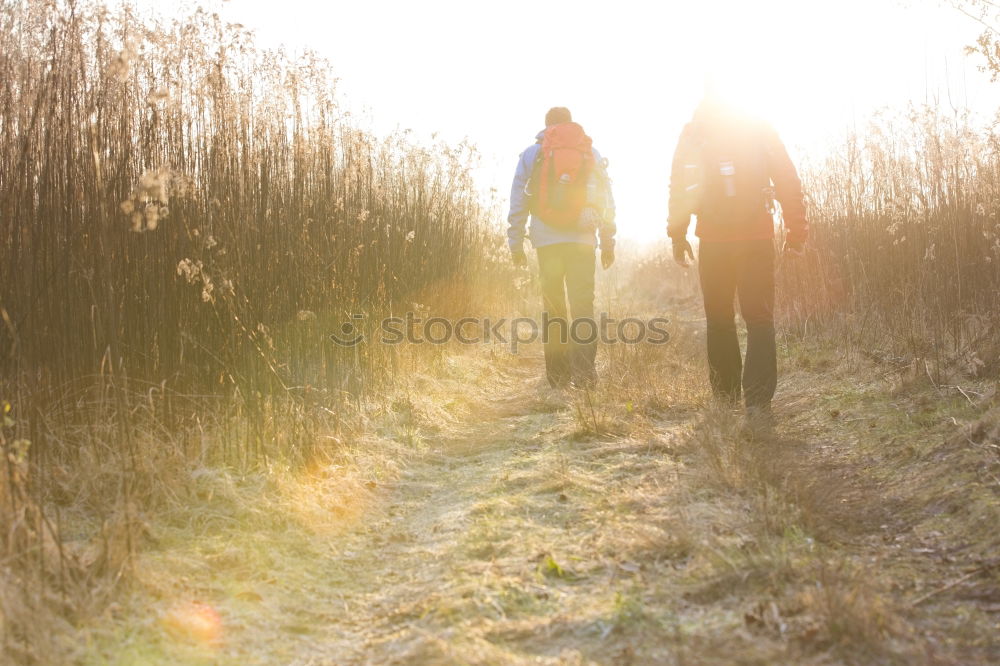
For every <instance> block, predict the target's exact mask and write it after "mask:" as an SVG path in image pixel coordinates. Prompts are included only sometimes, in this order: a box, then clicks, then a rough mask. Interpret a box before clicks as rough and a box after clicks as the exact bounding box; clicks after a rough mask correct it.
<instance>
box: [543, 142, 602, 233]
mask: <svg viewBox="0 0 1000 666" xmlns="http://www.w3.org/2000/svg"><path fill="white" fill-rule="evenodd" d="M592 143H593V142H592V141H591V140H590V137H589V136H587V135H586V134H585V133H584V131H583V127H581V126H580V125H578V124H577V123H561V124H559V125H553V126H552V127H549V128H548V129H546V130H545V135H544V136H543V138H542V147H541V148H540V149H539V150H538V157H537V158H536V159H535V166H534V168H533V169H532V174H531V180H530V182H529V188H530V190H534V191H529V192H528V193H529V195H531V214H532V215H534V216H535V217H537V218H538V219H540V220H542V221H543V222H544V223H545V224H547V225H549V226H552V227H556V228H561V229H573V228H575V227H576V226H577V223H578V222H579V220H580V214H581V213H582V212H583V209H584V207H585V206H586V205H587V181H588V180H589V179H590V175H591V173H592V172H593V169H594V150H593V148H592V147H591V146H592ZM529 188H526V189H529Z"/></svg>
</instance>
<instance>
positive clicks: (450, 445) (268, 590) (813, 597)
mask: <svg viewBox="0 0 1000 666" xmlns="http://www.w3.org/2000/svg"><path fill="white" fill-rule="evenodd" d="M537 365H538V360H537V359H522V361H520V362H518V363H516V364H514V365H513V367H508V368H505V369H503V371H502V372H500V373H499V374H495V375H493V376H492V377H491V381H492V385H491V387H490V388H489V389H488V390H486V391H485V392H484V393H483V394H482V395H481V399H479V400H477V401H475V403H474V404H472V405H471V406H470V408H469V409H467V410H465V411H464V412H463V414H464V416H463V417H461V418H459V419H457V420H456V421H455V422H453V423H450V424H449V425H448V426H447V427H446V428H438V429H436V430H435V431H434V433H433V434H430V435H428V436H427V438H426V441H425V442H424V444H423V445H422V446H418V447H417V449H418V451H417V452H416V453H412V454H411V455H410V457H409V459H408V461H407V462H406V463H405V464H404V465H403V467H402V468H401V470H400V471H399V473H398V474H388V475H387V476H388V477H389V478H391V480H390V481H388V482H386V483H379V484H377V485H376V484H369V486H370V488H368V489H366V490H365V491H364V492H365V493H366V494H367V496H369V497H370V502H368V503H367V504H366V505H365V506H364V507H363V508H361V509H358V510H357V511H355V512H354V513H353V514H351V515H352V516H353V520H354V523H353V526H352V527H348V528H347V529H344V530H340V531H338V532H337V533H327V532H324V531H315V530H310V529H306V527H304V526H303V524H302V521H301V520H297V519H295V520H290V519H289V517H288V516H280V515H278V516H271V517H270V518H269V519H270V522H267V523H266V524H263V525H261V524H259V523H258V524H255V526H254V528H253V529H249V528H248V527H247V526H246V524H245V523H246V522H247V520H245V519H241V518H240V514H239V513H238V512H236V513H234V514H233V515H234V517H233V518H232V519H231V520H230V521H229V522H226V521H225V520H221V519H220V520H219V522H218V527H211V528H208V529H205V530H203V531H202V532H201V534H200V535H199V536H198V537H197V538H194V539H191V538H190V537H189V536H188V535H189V534H190V531H189V530H188V531H184V532H182V533H183V534H184V535H185V536H184V537H183V539H181V538H174V539H169V538H165V539H162V540H161V543H160V546H159V548H157V549H154V551H153V552H151V553H150V554H149V555H147V556H144V557H143V560H142V561H143V563H144V564H143V568H142V570H143V571H145V572H147V576H146V579H147V584H146V589H145V590H144V591H142V592H141V593H139V594H136V595H134V597H133V598H132V599H131V601H130V602H129V604H128V606H127V607H126V608H120V609H118V611H117V613H116V615H115V617H113V618H111V621H110V622H109V626H108V627H104V628H103V629H99V630H96V631H95V633H94V638H92V641H93V646H92V649H89V650H88V651H87V653H86V656H85V657H84V658H83V661H84V662H87V663H108V662H111V663H136V664H140V663H142V664H145V663H185V664H187V663H205V664H314V665H319V664H394V663H396V664H411V663H417V664H422V663H430V664H437V663H446V664H520V663H524V664H528V663H531V664H538V663H542V664H545V663H552V664H556V663H565V664H578V663H579V664H584V663H586V664H591V663H599V664H629V663H636V664H663V663H677V664H681V663H736V662H741V663H815V664H826V663H873V662H874V663H883V662H888V663H893V662H907V663H988V662H989V660H990V659H992V657H993V656H995V655H996V654H997V646H996V645H995V643H994V642H993V639H992V638H991V636H994V635H995V630H996V628H997V627H996V623H995V620H994V619H993V617H992V616H991V615H990V611H989V610H988V608H987V606H988V604H986V603H985V602H983V599H984V598H985V600H986V602H989V603H992V597H990V594H992V593H991V592H990V590H991V589H993V588H990V587H989V580H988V578H985V576H986V575H987V574H989V573H990V571H992V570H991V569H989V568H982V569H981V571H979V572H978V573H976V574H974V575H968V576H967V577H966V578H965V579H964V580H962V581H960V582H961V583H962V585H963V586H964V587H960V586H955V587H953V588H948V587H945V586H946V585H948V584H949V581H952V580H955V579H957V578H958V577H959V576H960V575H964V574H965V573H966V572H967V571H969V570H971V569H969V567H971V566H974V565H975V562H976V561H975V560H972V559H970V557H971V554H970V556H969V557H959V558H958V559H955V558H954V557H953V558H952V559H951V560H941V559H939V558H938V557H937V553H938V552H939V551H940V552H947V553H954V552H955V550H954V548H952V550H948V548H949V547H951V546H953V543H952V542H954V541H955V540H956V539H958V538H961V537H962V536H963V533H961V530H962V529H964V528H963V527H962V525H960V524H958V523H954V522H953V523H948V522H947V521H944V522H942V521H941V520H937V519H935V520H936V522H934V523H933V527H934V528H935V531H930V528H929V527H928V528H926V529H924V530H923V531H921V529H918V528H919V525H917V522H915V521H914V520H913V519H912V518H911V519H910V520H909V522H906V523H904V522H903V521H901V520H898V521H897V520H892V519H891V517H892V516H894V515H898V514H899V511H898V510H897V509H898V507H900V506H906V505H905V502H906V501H907V500H906V498H907V497H911V498H914V497H918V495H917V494H916V491H915V490H913V489H912V488H911V489H907V488H906V487H904V486H905V485H906V484H907V483H910V484H920V483H921V481H920V479H921V478H922V477H921V476H920V474H921V473H922V472H920V469H922V468H918V467H913V470H915V471H911V472H905V469H906V468H905V467H901V466H900V461H899V460H898V459H895V458H893V457H892V456H890V455H888V453H886V450H885V448H884V447H882V446H881V445H879V444H878V442H879V441H883V440H884V439H886V438H887V437H888V435H885V433H884V432H883V431H882V430H880V429H876V426H874V425H872V426H869V425H868V424H869V421H870V420H872V419H879V418H882V419H883V420H885V418H886V413H885V412H884V411H883V412H880V411H879V410H886V409H888V407H885V406H880V403H878V402H877V400H878V399H877V398H876V397H874V396H876V395H877V391H878V390H880V389H878V387H875V388H874V389H873V391H875V392H873V393H872V394H871V395H867V394H860V393H858V394H856V395H847V394H846V391H847V390H848V389H847V388H846V386H847V385H844V386H838V385H836V384H835V382H836V381H838V380H837V379H836V378H834V377H832V376H831V373H830V372H829V369H828V368H818V369H816V370H815V371H811V372H810V373H803V372H797V373H792V374H791V375H790V376H789V377H787V379H786V380H785V383H786V386H790V387H791V388H789V389H787V390H786V391H785V392H784V395H782V396H780V400H779V405H778V409H779V416H780V417H781V418H782V421H783V425H781V426H779V430H778V431H777V432H775V433H774V434H773V435H770V436H768V438H766V439H763V440H760V439H759V440H754V439H752V438H748V437H747V436H746V435H745V434H744V433H742V432H741V429H740V422H739V419H738V418H737V417H736V416H734V415H733V414H731V413H726V412H717V411H712V410H711V409H707V408H706V407H705V406H704V405H699V404H696V403H693V402H692V403H690V404H688V403H685V402H684V401H677V404H674V405H673V406H667V407H664V408H661V409H658V410H655V415H654V416H653V417H651V418H650V417H644V416H641V415H639V414H638V413H637V410H634V409H633V404H632V400H631V398H627V396H613V395H606V394H605V395H597V396H591V397H589V398H588V397H587V396H585V395H581V394H555V393H552V392H550V391H548V390H547V389H544V388H543V387H542V386H541V385H540V383H539V381H538V380H537ZM682 375H683V373H682V372H680V371H677V377H678V379H677V381H681V379H682ZM842 379H843V378H842ZM820 381H822V382H826V383H827V384H828V385H829V386H826V385H824V386H825V388H828V389H829V391H828V392H827V393H828V394H832V393H833V392H835V391H842V392H843V393H842V394H840V395H839V397H836V402H831V403H830V404H836V405H838V409H837V410H834V411H835V412H836V418H838V419H840V422H834V423H832V425H831V423H829V421H830V419H831V417H830V416H829V414H830V413H831V410H830V408H829V406H828V405H826V404H824V403H823V401H822V400H818V401H817V399H816V396H817V395H818V394H817V393H816V386H817V382H820ZM851 381H853V380H851ZM832 399H833V398H831V400H832ZM594 402H596V403H597V411H600V412H601V413H602V414H611V415H612V416H611V417H609V418H607V419H605V420H604V421H602V422H601V427H600V428H599V430H601V431H602V432H594V431H593V428H592V427H590V426H591V425H593V423H591V422H590V421H589V418H590V416H591V415H593V414H595V412H594V411H591V410H590V408H591V407H592V406H593V404H594ZM893 404H896V403H893ZM944 409H945V408H944V407H942V410H944ZM602 410H603V411H602ZM841 410H843V412H844V414H841V413H840V411H841ZM943 414H944V411H942V416H943ZM602 418H603V417H602ZM949 418H951V417H949ZM913 432H916V431H913ZM897 436H898V435H897ZM868 440H871V441H872V444H866V441H868ZM876 440H877V441H876ZM914 441H915V440H914ZM926 441H927V444H926V446H927V447H928V451H934V450H936V449H934V447H935V446H938V445H939V444H940V442H941V438H940V437H937V436H936V435H935V436H931V437H929V438H928V439H927V440H926ZM917 445H918V444H917V443H912V444H910V445H909V447H910V449H912V448H913V447H914V446H917ZM873 446H874V447H876V448H871V447H873ZM921 446H922V444H921ZM908 450H909V449H908ZM878 456H882V457H883V458H884V460H879V458H878ZM858 461H861V462H858ZM883 463H884V465H885V468H884V469H883V468H882V467H880V466H879V465H880V464H883ZM888 470H892V472H893V474H898V478H899V479H900V480H901V481H900V484H896V485H897V488H896V490H894V491H893V492H892V493H890V492H889V491H888V490H887V489H886V488H887V484H885V483H883V482H882V481H880V479H882V478H883V477H885V475H886V474H887V473H888V472H887V471H888ZM907 479H908V481H907ZM834 480H835V481H834ZM893 493H894V495H893ZM907 493H909V495H907ZM889 495H893V496H892V497H889ZM990 497H995V496H991V495H983V498H982V501H983V502H984V504H983V508H982V511H983V512H985V513H984V514H983V515H987V514H988V515H996V502H995V501H994V500H991V499H989V498H990ZM887 498H888V499H887ZM890 499H891V501H892V502H895V504H893V503H890V502H889V501H888V500H890ZM327 508H328V507H327ZM909 509H910V510H911V511H913V512H919V511H920V507H919V506H918V505H917V504H916V503H913V505H912V506H911V507H909ZM324 510H326V509H324ZM990 512H992V513H990ZM980 519H981V518H980ZM956 520H957V519H956ZM883 523H885V524H883ZM914 525H917V527H914ZM949 530H951V531H953V532H954V533H955V534H949ZM180 533H181V532H179V534H180ZM926 534H931V535H932V536H931V537H927V536H926ZM933 535H937V536H933ZM983 549H985V551H988V550H989V544H986V545H985V546H983V548H981V549H980V551H983ZM966 550H968V548H967V547H966ZM985 551H984V552H985ZM977 552H979V551H977ZM914 553H916V554H914ZM949 562H950V564H949ZM979 566H982V565H981V564H980V565H979ZM154 572H159V578H157V576H156V575H155V573H154ZM980 573H981V574H983V576H980V575H979V574H980ZM149 580H152V581H153V582H148V581H149ZM984 585H986V587H984ZM939 588H943V589H940V591H939V592H936V591H935V590H938V589H939ZM962 589H965V590H966V591H968V590H972V591H976V592H977V593H978V594H979V597H978V598H974V599H973V600H972V601H969V600H967V599H964V598H963V597H962V596H961V595H956V592H958V591H961V590H962ZM984 590H985V592H984ZM929 593H930V594H931V597H926V595H928V594H929ZM984 594H985V595H986V596H985V597H983V595H984ZM977 599H978V600H977ZM914 601H917V602H919V603H917V604H914ZM179 603H180V606H178V604H179ZM185 604H187V605H185ZM178 608H180V610H178ZM984 608H987V609H986V610H984Z"/></svg>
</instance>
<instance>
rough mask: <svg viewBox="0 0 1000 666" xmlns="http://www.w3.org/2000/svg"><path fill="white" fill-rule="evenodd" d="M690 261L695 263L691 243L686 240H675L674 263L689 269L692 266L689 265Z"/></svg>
mask: <svg viewBox="0 0 1000 666" xmlns="http://www.w3.org/2000/svg"><path fill="white" fill-rule="evenodd" d="M688 259H690V260H691V261H694V250H692V249H691V243H689V242H687V239H686V238H675V239H674V261H676V262H677V263H678V265H680V266H683V267H684V268H687V267H688V266H690V265H691V264H690V263H688Z"/></svg>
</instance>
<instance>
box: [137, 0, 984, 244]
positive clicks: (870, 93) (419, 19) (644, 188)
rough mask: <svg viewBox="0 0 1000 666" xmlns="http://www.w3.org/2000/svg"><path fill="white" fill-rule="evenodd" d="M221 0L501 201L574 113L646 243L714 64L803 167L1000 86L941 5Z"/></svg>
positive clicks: (962, 26) (228, 12) (231, 17)
mask: <svg viewBox="0 0 1000 666" xmlns="http://www.w3.org/2000/svg"><path fill="white" fill-rule="evenodd" d="M139 4H140V5H142V4H155V5H158V8H159V9H160V10H161V11H170V9H168V8H169V7H173V6H175V5H174V3H173V2H167V1H166V0H146V1H145V2H142V1H140V2H139ZM941 4H944V3H941ZM209 6H211V5H209ZM215 6H216V7H221V10H220V11H221V12H222V15H223V17H224V18H225V19H226V20H228V21H230V22H234V23H242V24H244V25H245V26H247V27H249V28H251V29H253V30H255V31H256V33H257V36H258V39H259V40H260V42H261V43H262V44H263V45H266V46H275V45H278V44H285V45H286V46H288V47H289V48H290V49H292V50H301V49H303V48H306V47H308V48H312V49H314V50H316V51H318V52H319V53H321V54H322V55H324V56H326V57H328V58H329V59H330V61H331V62H332V63H333V65H334V68H335V70H336V71H337V72H338V74H339V76H340V77H341V83H340V92H341V94H342V99H344V100H345V102H346V104H347V105H348V106H349V107H350V108H352V109H353V110H355V111H365V112H367V115H368V117H370V119H371V122H372V124H373V126H374V128H375V129H376V130H377V131H388V130H391V129H394V128H396V127H400V128H410V129H413V130H414V131H415V132H416V133H417V135H418V136H429V135H430V134H431V133H433V132H438V133H440V135H441V136H443V137H444V138H446V139H448V140H453V141H457V140H461V139H463V138H466V137H468V138H469V139H471V140H472V142H474V143H475V144H477V145H478V146H479V148H480V150H481V151H482V153H483V155H484V168H483V171H482V182H483V184H484V186H495V187H497V189H498V190H499V191H500V193H501V196H503V197H504V199H506V194H507V192H508V191H509V187H510V178H511V176H512V175H513V170H514V166H515V164H516V160H517V156H518V154H519V153H520V152H521V151H522V150H523V149H524V148H525V147H526V146H528V145H529V144H530V143H532V142H533V137H534V135H535V133H536V132H537V131H538V130H539V129H541V128H542V124H543V122H542V121H543V117H544V113H545V111H546V110H547V109H548V108H549V107H551V106H568V107H569V108H570V109H571V110H572V112H573V115H574V120H577V121H578V122H580V123H581V124H582V125H583V126H584V128H585V129H586V131H587V132H588V134H590V135H591V136H592V137H593V139H594V143H595V146H596V147H597V148H598V149H599V150H600V151H601V152H602V153H603V154H604V156H605V157H607V158H609V160H610V172H611V176H612V178H613V179H614V183H615V196H616V199H617V201H618V223H619V228H620V230H621V232H622V233H623V234H626V235H631V236H636V237H652V236H655V235H658V234H660V233H662V229H663V225H664V219H665V217H666V187H667V181H668V171H669V162H670V157H671V155H672V153H673V148H674V143H675V142H676V139H677V136H678V134H679V132H680V130H681V128H682V126H683V124H684V122H685V121H686V120H687V118H689V117H690V115H691V111H692V110H693V108H694V106H695V104H696V103H697V100H698V98H699V97H700V95H701V92H702V89H703V82H704V77H705V73H706V71H707V70H710V69H714V70H715V71H716V72H717V75H718V76H719V77H720V78H721V79H722V80H723V82H724V83H725V82H726V81H728V82H729V83H730V85H731V87H732V88H733V89H734V90H733V92H734V94H735V95H736V96H738V97H742V98H743V99H744V101H745V102H746V103H747V104H748V106H750V107H753V108H755V109H757V110H758V111H759V112H760V113H761V114H762V115H763V116H764V117H765V118H767V119H768V120H770V121H771V122H772V123H774V125H775V126H776V128H777V129H778V131H779V133H780V134H781V135H782V136H783V138H784V139H785V141H786V143H787V144H789V148H790V150H791V152H792V154H793V157H795V156H802V155H804V153H805V152H806V151H808V150H817V149H818V147H821V146H822V145H824V143H825V140H826V139H827V138H828V137H832V136H838V135H841V134H842V133H843V132H844V130H845V129H847V128H848V127H850V126H851V125H852V123H854V122H855V120H863V118H864V116H865V115H866V114H867V113H868V112H870V111H871V110H872V109H874V108H877V107H880V106H885V105H890V106H902V105H904V104H906V103H907V102H909V101H915V102H919V103H922V102H924V101H925V100H926V101H929V102H935V101H936V102H937V103H940V104H941V105H942V106H944V107H945V108H948V106H949V104H953V105H955V106H959V107H961V106H968V107H970V108H972V109H974V110H976V111H978V112H980V113H981V114H982V115H983V116H984V117H985V116H990V117H991V116H992V115H993V114H994V113H995V111H996V108H997V104H998V102H1000V83H998V84H990V83H989V81H988V79H987V77H986V76H985V75H983V74H981V73H979V72H978V71H977V68H976V65H978V63H979V60H978V58H977V56H965V55H964V53H963V48H964V46H966V45H967V44H970V43H972V42H973V40H974V39H975V37H976V36H977V35H978V34H979V32H980V29H979V26H978V24H976V23H975V22H974V21H972V20H971V19H970V18H968V17H966V16H963V15H962V14H960V13H959V12H957V11H956V10H955V9H953V8H951V7H948V6H941V5H940V4H939V3H937V2H935V1H934V0H910V2H902V1H900V0H835V1H832V0H831V1H829V2H816V1H813V0H758V1H755V2H747V1H746V0H742V1H740V0H731V1H730V0H716V1H714V2H711V1H710V2H694V1H692V2H684V3H680V2H651V1H649V0H646V1H635V0H604V1H602V2H595V1H593V0H577V1H574V2H566V1H563V2H554V1H550V0H504V1H503V2H489V3H486V2H479V1H476V0H354V1H350V2H316V1H308V0H280V1H279V2H275V0H230V1H228V2H224V3H219V4H217V5H215ZM949 100H950V101H949Z"/></svg>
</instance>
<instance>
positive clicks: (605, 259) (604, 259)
mask: <svg viewBox="0 0 1000 666" xmlns="http://www.w3.org/2000/svg"><path fill="white" fill-rule="evenodd" d="M613 263H615V251H614V250H612V249H611V248H605V249H603V250H601V266H603V267H604V270H608V269H609V268H611V264H613Z"/></svg>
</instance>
